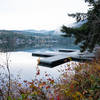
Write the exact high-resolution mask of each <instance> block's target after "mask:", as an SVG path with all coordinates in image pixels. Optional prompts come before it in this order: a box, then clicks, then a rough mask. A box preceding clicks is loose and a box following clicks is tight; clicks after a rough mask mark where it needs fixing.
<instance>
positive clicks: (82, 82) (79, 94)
mask: <svg viewBox="0 0 100 100" xmlns="http://www.w3.org/2000/svg"><path fill="white" fill-rule="evenodd" d="M64 77H65V79H64V81H63V83H62V84H60V85H58V88H59V94H60V95H62V97H63V99H61V98H60V99H61V100H100V63H97V62H96V61H94V62H91V63H85V64H79V66H77V67H75V75H73V76H72V77H71V80H70V81H67V80H66V77H67V73H65V74H64Z"/></svg>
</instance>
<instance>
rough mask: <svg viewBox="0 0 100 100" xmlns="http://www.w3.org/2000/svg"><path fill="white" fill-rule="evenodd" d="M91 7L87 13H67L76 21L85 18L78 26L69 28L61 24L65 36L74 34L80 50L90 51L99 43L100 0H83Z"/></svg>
mask: <svg viewBox="0 0 100 100" xmlns="http://www.w3.org/2000/svg"><path fill="white" fill-rule="evenodd" d="M85 2H88V3H89V6H91V8H90V9H89V10H88V13H76V14H69V16H71V17H74V18H76V21H77V22H80V21H84V20H87V22H86V23H84V24H83V25H82V26H81V27H79V28H70V27H66V26H62V29H61V31H62V32H64V33H66V36H68V37H71V36H74V37H75V38H76V40H75V44H76V45H77V44H79V46H80V48H81V51H85V50H89V51H92V50H93V49H94V48H95V46H96V45H100V0H98V1H94V0H85Z"/></svg>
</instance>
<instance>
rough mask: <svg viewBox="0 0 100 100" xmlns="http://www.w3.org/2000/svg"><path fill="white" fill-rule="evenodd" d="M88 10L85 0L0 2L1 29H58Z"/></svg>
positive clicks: (3, 0)
mask: <svg viewBox="0 0 100 100" xmlns="http://www.w3.org/2000/svg"><path fill="white" fill-rule="evenodd" d="M87 9H88V7H87V4H86V3H84V0H0V29H12V30H13V29H38V30H41V29H47V30H49V29H50V30H51V29H57V28H59V27H60V26H62V25H63V24H65V25H68V24H70V23H72V22H73V21H74V19H72V18H70V17H68V16H67V13H74V12H87Z"/></svg>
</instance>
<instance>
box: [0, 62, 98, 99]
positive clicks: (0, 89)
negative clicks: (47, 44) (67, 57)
mask: <svg viewBox="0 0 100 100" xmlns="http://www.w3.org/2000/svg"><path fill="white" fill-rule="evenodd" d="M69 70H70V71H71V70H72V71H73V69H71V68H70V65H69V66H68V67H67V68H66V72H64V74H63V75H62V77H61V78H60V81H59V83H56V82H55V81H54V80H53V79H52V78H51V77H50V76H49V75H48V74H47V73H45V81H44V80H43V79H39V80H38V79H34V80H33V81H31V82H28V81H24V82H22V83H20V82H17V81H12V80H11V87H10V91H8V89H7V84H8V83H7V81H5V80H4V79H3V80H2V81H1V82H4V84H2V85H1V86H0V96H1V98H2V99H1V100H7V99H8V100H100V63H98V62H96V61H94V62H91V63H85V64H78V65H76V67H75V68H74V74H71V73H70V74H69V73H68V71H69ZM39 75H40V70H39V69H38V68H37V73H36V76H39ZM8 92H9V95H8Z"/></svg>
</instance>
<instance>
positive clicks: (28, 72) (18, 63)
mask: <svg viewBox="0 0 100 100" xmlns="http://www.w3.org/2000/svg"><path fill="white" fill-rule="evenodd" d="M33 51H34V50H26V51H17V52H9V53H8V55H9V57H8V58H9V67H10V71H11V74H12V75H13V76H14V77H16V76H17V75H18V76H19V75H20V77H21V79H22V80H32V79H34V78H35V75H36V68H37V66H38V65H37V60H38V59H39V57H33V56H32V52H33ZM36 51H37V52H42V51H43V49H41V50H36ZM45 52H57V51H48V50H45ZM40 59H43V58H40ZM73 63H75V65H76V62H68V63H65V64H62V65H59V66H56V67H54V68H48V67H44V66H38V67H39V69H40V75H39V76H38V78H45V73H48V74H50V76H51V77H53V78H54V79H57V78H59V76H60V75H61V74H62V72H63V71H64V69H65V68H67V67H68V66H67V64H70V67H71V68H72V67H73V66H74V65H73ZM0 64H1V65H5V64H6V54H5V53H0ZM0 69H2V68H0ZM2 70H3V69H2ZM2 70H1V71H2ZM58 70H60V71H61V72H59V71H58ZM4 72H6V73H7V71H6V69H5V70H4Z"/></svg>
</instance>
